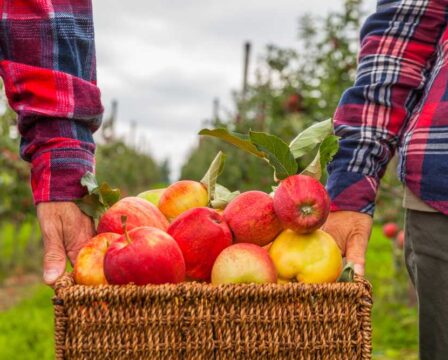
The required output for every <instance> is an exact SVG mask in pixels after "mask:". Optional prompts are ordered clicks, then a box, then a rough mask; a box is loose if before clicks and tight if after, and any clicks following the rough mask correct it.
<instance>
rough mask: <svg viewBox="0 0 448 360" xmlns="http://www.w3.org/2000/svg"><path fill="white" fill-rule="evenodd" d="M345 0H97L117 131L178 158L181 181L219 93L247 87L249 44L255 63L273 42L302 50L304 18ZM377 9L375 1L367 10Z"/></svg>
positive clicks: (102, 81) (105, 91)
mask: <svg viewBox="0 0 448 360" xmlns="http://www.w3.org/2000/svg"><path fill="white" fill-rule="evenodd" d="M341 6H342V0H294V1H292V0H276V1H274V0H244V1H242V0H225V1H222V0H150V1H148V0H133V1H122V0H107V1H104V0H103V1H99V0H97V1H94V19H95V25H96V47H97V64H98V84H99V86H100V88H101V91H102V99H103V103H104V105H105V107H106V116H107V114H108V111H109V110H110V103H111V101H112V99H117V100H118V102H119V112H118V124H117V130H118V133H119V134H120V135H123V136H128V134H129V127H130V121H132V120H133V121H135V122H136V123H137V129H138V134H137V142H138V143H139V142H140V141H141V138H142V137H145V138H146V142H147V146H148V147H149V148H150V151H151V153H152V155H153V156H154V157H155V158H156V159H158V160H161V159H164V158H167V157H168V158H169V159H170V160H171V166H172V172H173V174H172V175H173V178H175V177H176V176H177V175H178V174H179V167H180V165H181V164H182V162H183V161H184V159H185V155H186V154H187V152H188V150H189V149H190V148H191V147H192V146H193V145H194V144H195V142H196V141H197V135H196V134H197V132H198V130H199V129H200V128H201V122H202V121H203V120H204V119H205V118H209V117H210V116H211V113H212V101H213V99H214V98H215V97H218V98H219V99H220V101H221V103H222V104H223V106H230V105H231V101H230V93H231V90H232V89H237V88H239V87H240V84H241V77H242V46H243V43H244V41H246V40H249V41H251V42H252V46H253V52H252V53H253V56H252V64H254V62H255V60H256V57H257V54H258V55H259V54H260V53H262V51H263V48H264V47H265V45H267V44H269V43H275V44H277V45H280V46H290V47H297V41H296V34H297V19H298V17H299V16H300V15H303V14H304V13H307V12H312V13H315V14H323V13H325V12H327V11H329V10H333V9H338V8H340V7H341ZM373 9H374V0H367V2H366V10H367V11H369V12H371V11H373Z"/></svg>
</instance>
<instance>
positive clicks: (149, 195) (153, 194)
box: [137, 189, 165, 206]
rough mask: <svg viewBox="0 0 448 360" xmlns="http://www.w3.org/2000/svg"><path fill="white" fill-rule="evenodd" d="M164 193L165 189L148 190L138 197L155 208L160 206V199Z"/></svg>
mask: <svg viewBox="0 0 448 360" xmlns="http://www.w3.org/2000/svg"><path fill="white" fill-rule="evenodd" d="M164 191H165V189H153V190H148V191H144V192H142V193H140V194H138V195H137V197H139V198H142V199H145V200H146V201H149V202H150V203H153V204H154V205H155V206H158V205H159V200H160V197H161V196H162V194H163V192H164Z"/></svg>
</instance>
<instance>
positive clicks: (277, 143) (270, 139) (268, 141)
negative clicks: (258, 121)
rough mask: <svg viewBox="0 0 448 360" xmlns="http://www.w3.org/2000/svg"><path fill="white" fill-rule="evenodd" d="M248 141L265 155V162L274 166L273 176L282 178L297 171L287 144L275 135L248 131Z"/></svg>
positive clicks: (278, 178)
mask: <svg viewBox="0 0 448 360" xmlns="http://www.w3.org/2000/svg"><path fill="white" fill-rule="evenodd" d="M249 137H250V141H252V143H253V144H254V145H255V146H256V147H257V149H258V150H259V151H262V152H263V153H264V154H265V155H266V160H267V162H268V163H269V164H270V165H271V166H272V167H273V168H274V177H275V178H276V179H277V180H282V179H285V178H287V177H288V176H290V175H294V174H296V173H297V162H296V161H295V159H294V156H293V155H292V153H291V151H290V150H289V147H288V144H286V143H285V142H284V141H283V140H282V139H280V138H279V137H277V136H275V135H270V134H266V133H263V132H254V131H250V132H249Z"/></svg>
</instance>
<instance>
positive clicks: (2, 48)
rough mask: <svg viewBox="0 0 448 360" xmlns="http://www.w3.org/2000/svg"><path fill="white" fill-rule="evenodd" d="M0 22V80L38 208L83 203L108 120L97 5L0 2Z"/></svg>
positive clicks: (84, 0) (58, 0) (75, 0)
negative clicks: (97, 139)
mask: <svg viewBox="0 0 448 360" xmlns="http://www.w3.org/2000/svg"><path fill="white" fill-rule="evenodd" d="M0 14H1V19H0V76H1V77H2V78H3V81H4V85H5V91H6V95H7V97H8V100H9V104H10V106H11V107H12V108H13V109H14V110H15V111H16V112H17V114H18V122H19V131H20V134H21V155H22V157H23V158H24V159H25V160H28V161H31V163H32V170H31V185H32V189H33V194H34V201H35V203H36V204H37V203H39V202H45V201H65V200H73V199H76V198H79V197H81V196H82V195H83V194H84V193H85V189H84V188H82V187H81V185H80V178H81V177H82V175H83V174H84V173H85V172H86V171H92V170H93V168H94V151H95V145H94V142H93V138H92V133H93V131H95V130H96V129H97V128H98V127H99V126H100V124H101V115H102V113H103V107H102V105H101V100H100V91H99V89H98V87H97V86H96V65H95V44H94V32H93V22H92V4H91V0H0Z"/></svg>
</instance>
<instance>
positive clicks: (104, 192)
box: [75, 171, 120, 225]
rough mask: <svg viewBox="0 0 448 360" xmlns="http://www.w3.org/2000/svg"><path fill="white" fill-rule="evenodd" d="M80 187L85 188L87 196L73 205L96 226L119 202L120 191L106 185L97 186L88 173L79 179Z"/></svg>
mask: <svg viewBox="0 0 448 360" xmlns="http://www.w3.org/2000/svg"><path fill="white" fill-rule="evenodd" d="M81 185H83V186H85V187H87V191H88V194H87V195H85V196H84V197H82V198H81V199H79V200H76V201H75V203H76V205H78V207H79V208H80V209H81V211H82V212H83V213H84V214H86V215H87V216H90V217H91V218H93V219H94V220H95V225H96V224H97V221H98V219H99V218H100V217H101V216H102V215H103V214H104V213H105V211H106V210H107V209H108V208H109V207H111V206H112V205H113V204H115V203H116V202H117V201H118V200H120V190H119V189H113V188H111V187H110V186H109V185H108V184H107V183H102V184H101V186H98V181H97V180H96V177H95V175H94V174H92V173H91V172H89V171H88V172H86V173H85V174H84V176H83V177H82V178H81Z"/></svg>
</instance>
